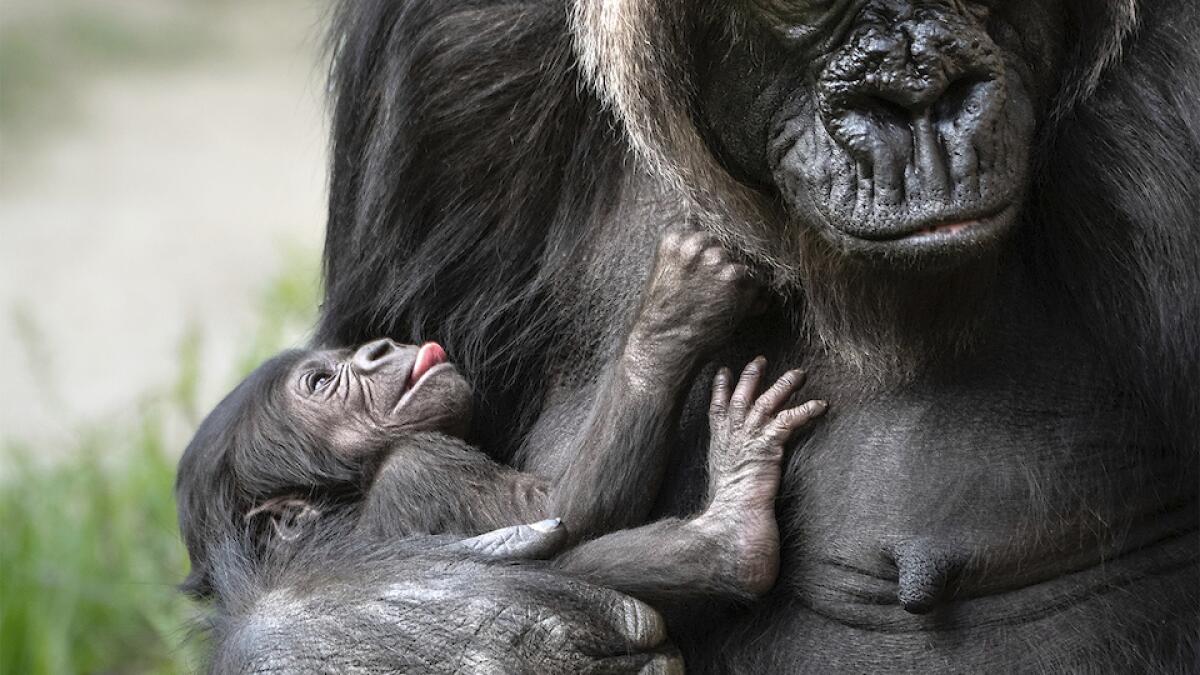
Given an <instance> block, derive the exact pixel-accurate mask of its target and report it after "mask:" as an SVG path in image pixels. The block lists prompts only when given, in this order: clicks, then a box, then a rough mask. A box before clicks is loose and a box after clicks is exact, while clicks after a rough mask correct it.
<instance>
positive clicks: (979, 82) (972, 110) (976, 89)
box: [933, 77, 987, 121]
mask: <svg viewBox="0 0 1200 675" xmlns="http://www.w3.org/2000/svg"><path fill="white" fill-rule="evenodd" d="M986 87H987V80H986V79H983V78H977V77H970V78H961V79H958V80H955V81H954V82H951V83H950V86H948V87H946V91H945V92H943V93H942V95H941V97H940V98H939V99H938V100H937V103H935V104H934V106H933V117H934V119H937V120H947V121H950V120H955V119H957V118H959V117H961V116H963V115H966V116H967V117H975V116H977V115H978V114H979V113H980V112H981V111H982V110H983V108H984V107H985V106H986V105H987V101H986V98H987V91H986Z"/></svg>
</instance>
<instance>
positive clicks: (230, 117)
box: [0, 0, 326, 453]
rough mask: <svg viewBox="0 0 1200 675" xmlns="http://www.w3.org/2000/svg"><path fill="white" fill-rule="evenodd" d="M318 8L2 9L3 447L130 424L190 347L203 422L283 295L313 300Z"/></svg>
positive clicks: (78, 4) (156, 4)
mask: <svg viewBox="0 0 1200 675" xmlns="http://www.w3.org/2000/svg"><path fill="white" fill-rule="evenodd" d="M325 12H326V3H324V2H321V1H319V0H257V1H248V0H246V1H241V2H239V1H237V0H229V1H222V0H74V1H72V0H49V1H47V0H0V354H3V358H4V362H5V363H4V366H3V367H2V369H0V373H2V374H0V440H4V441H17V442H20V443H22V444H28V445H33V446H35V447H37V448H39V449H43V448H44V449H48V450H47V451H48V452H51V453H52V452H54V450H53V448H55V447H58V445H59V444H60V442H61V441H65V440H66V439H67V438H68V437H69V436H70V434H71V433H72V430H74V429H77V428H79V427H80V426H81V425H88V424H100V423H108V422H110V421H112V420H114V418H116V419H120V418H122V417H124V416H127V415H129V414H131V409H132V408H133V407H135V405H136V403H137V401H138V400H139V398H140V397H143V396H145V395H146V394H147V392H151V391H154V390H155V389H156V388H161V387H164V386H169V383H170V382H172V381H173V380H174V378H176V377H178V371H179V369H180V368H181V350H189V351H190V353H192V354H193V358H194V360H196V361H198V364H197V365H196V368H197V369H198V371H199V372H198V373H197V374H196V378H197V379H198V382H197V386H198V389H199V392H200V393H199V396H198V401H197V407H198V409H199V410H201V411H203V410H205V409H207V407H208V406H210V405H211V404H212V403H213V402H215V399H216V397H217V396H219V395H220V394H221V393H222V392H223V390H224V389H225V388H226V387H227V386H228V385H229V384H230V383H231V382H232V377H233V375H234V373H233V372H232V371H233V363H234V362H235V358H236V355H238V354H242V353H244V352H245V349H244V344H242V343H243V342H244V341H246V340H247V339H249V337H248V336H250V335H251V333H252V331H253V330H254V329H253V326H254V324H255V322H256V321H257V320H259V319H258V317H256V315H255V314H256V312H259V311H260V309H259V308H260V305H261V301H262V300H261V296H262V294H263V293H264V292H266V291H264V289H265V288H267V287H268V286H269V285H270V284H271V282H272V279H275V278H277V277H278V276H279V275H280V274H288V273H291V274H292V275H293V276H295V275H296V274H299V275H300V278H302V279H305V280H306V281H304V282H303V283H306V284H309V285H311V286H315V284H316V266H317V260H318V257H319V251H320V243H321V237H322V228H323V220H324V213H323V212H324V198H325V165H324V153H325V144H326V137H325V133H326V132H325V128H324V123H325V116H324V107H323V106H324V101H323V86H324V75H325V73H324V64H323V63H322V60H321V59H322V55H321V37H322V36H321V29H322V25H323V20H324V18H325V17H324V14H325ZM289 265H290V266H292V267H293V268H297V269H298V271H297V269H293V270H291V271H290V272H289V271H288V270H287V269H285V268H286V267H287V266H289ZM309 290H313V289H309ZM313 297H315V290H313ZM296 337H301V336H296ZM61 445H62V447H70V446H69V444H68V443H66V442H62V443H61Z"/></svg>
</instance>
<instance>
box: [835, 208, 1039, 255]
mask: <svg viewBox="0 0 1200 675" xmlns="http://www.w3.org/2000/svg"><path fill="white" fill-rule="evenodd" d="M1016 213H1017V208H1016V207H1015V206H1013V205H1011V204H1010V205H1006V206H1003V207H1001V208H994V209H989V210H988V211H986V212H983V213H960V214H955V215H952V216H947V217H944V218H937V219H927V220H925V221H924V222H921V223H914V224H911V225H908V226H906V227H903V228H897V229H896V230H893V231H892V232H886V233H884V232H878V233H871V234H865V235H864V234H859V233H855V232H847V231H845V230H841V229H840V228H839V229H838V231H837V234H838V235H840V236H839V238H840V239H842V240H843V241H844V242H845V244H846V245H848V247H849V248H850V249H851V250H854V249H859V250H861V251H862V252H864V253H870V252H871V251H877V252H879V253H884V252H888V254H889V255H891V254H906V253H907V254H911V255H924V254H926V253H936V252H939V251H944V252H951V251H960V250H961V251H964V252H965V251H969V250H983V249H984V248H987V247H988V246H987V244H989V243H990V242H993V241H995V240H997V239H999V237H1000V235H1001V234H1003V233H1004V232H1006V231H1007V230H1008V229H1009V226H1010V225H1012V224H1013V223H1014V222H1015V220H1016Z"/></svg>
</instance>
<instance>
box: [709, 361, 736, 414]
mask: <svg viewBox="0 0 1200 675" xmlns="http://www.w3.org/2000/svg"><path fill="white" fill-rule="evenodd" d="M731 377H732V373H730V372H729V369H728V368H725V367H721V368H718V369H717V374H716V375H714V376H713V385H712V400H711V403H709V406H708V415H709V419H710V420H712V419H715V418H718V417H721V416H723V415H724V414H725V409H726V408H727V407H728V406H729V379H730V378H731Z"/></svg>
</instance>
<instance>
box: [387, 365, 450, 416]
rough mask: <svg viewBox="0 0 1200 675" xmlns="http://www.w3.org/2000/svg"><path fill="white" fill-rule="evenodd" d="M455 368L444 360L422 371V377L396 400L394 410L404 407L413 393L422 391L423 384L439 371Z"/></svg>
mask: <svg viewBox="0 0 1200 675" xmlns="http://www.w3.org/2000/svg"><path fill="white" fill-rule="evenodd" d="M453 369H454V364H452V363H450V362H443V363H439V364H437V365H436V366H434V367H432V368H430V369H429V370H427V371H425V372H424V373H422V374H421V377H420V378H419V379H418V380H417V381H416V382H415V383H413V384H411V385H410V386H409V387H408V388H407V389H406V390H405V392H404V394H403V395H401V396H400V400H399V401H396V405H395V406H393V407H392V412H395V411H397V410H399V409H401V408H403V407H404V405H405V404H406V403H408V400H409V399H410V398H412V396H413V394H414V393H415V392H417V391H420V389H421V386H422V385H424V384H425V383H426V382H428V381H430V380H432V379H433V378H435V377H437V375H438V374H439V373H442V372H444V371H447V370H453Z"/></svg>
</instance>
